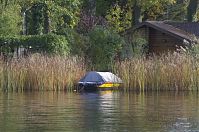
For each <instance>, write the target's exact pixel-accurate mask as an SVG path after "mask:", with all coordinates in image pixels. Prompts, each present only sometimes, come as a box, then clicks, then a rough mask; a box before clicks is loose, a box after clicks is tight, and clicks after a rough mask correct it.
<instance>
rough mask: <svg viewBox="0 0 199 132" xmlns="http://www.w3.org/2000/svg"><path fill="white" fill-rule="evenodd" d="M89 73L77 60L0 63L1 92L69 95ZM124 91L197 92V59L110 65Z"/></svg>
mask: <svg viewBox="0 0 199 132" xmlns="http://www.w3.org/2000/svg"><path fill="white" fill-rule="evenodd" d="M87 71H89V68H88V66H87V65H86V63H85V60H84V59H82V58H79V57H64V56H47V55H40V54H35V55H30V56H28V57H21V58H12V59H10V60H7V61H3V59H1V60H0V82H1V83H0V84H1V85H0V88H1V91H21V92H23V91H72V90H73V89H74V87H75V86H76V84H77V82H78V80H79V79H80V78H81V77H82V76H83V75H84V74H85V73H86V72H87ZM111 71H112V72H113V73H115V74H117V75H118V76H119V77H120V78H121V79H122V80H123V85H122V89H123V90H124V91H140V92H144V91H187V90H189V91H197V90H198V88H199V59H198V58H197V57H193V56H190V55H187V54H179V53H173V54H168V55H161V56H153V57H135V58H132V59H128V60H123V61H120V62H115V63H114V64H113V65H112V69H111Z"/></svg>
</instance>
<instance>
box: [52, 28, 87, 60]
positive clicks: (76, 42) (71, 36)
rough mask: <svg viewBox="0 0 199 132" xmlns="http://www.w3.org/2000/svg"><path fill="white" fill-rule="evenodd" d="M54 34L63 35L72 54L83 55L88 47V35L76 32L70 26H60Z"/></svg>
mask: <svg viewBox="0 0 199 132" xmlns="http://www.w3.org/2000/svg"><path fill="white" fill-rule="evenodd" d="M56 34H59V35H63V36H65V38H66V39H67V41H68V45H69V48H70V53H71V54H72V55H78V56H85V55H86V50H87V49H88V37H87V36H84V35H82V34H79V33H77V32H76V31H75V30H74V29H71V28H70V27H66V28H62V29H60V30H59V31H58V32H56Z"/></svg>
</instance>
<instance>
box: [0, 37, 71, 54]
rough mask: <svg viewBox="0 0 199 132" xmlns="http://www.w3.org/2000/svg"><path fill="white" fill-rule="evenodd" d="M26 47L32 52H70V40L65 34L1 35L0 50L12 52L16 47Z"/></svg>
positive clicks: (6, 52)
mask: <svg viewBox="0 0 199 132" xmlns="http://www.w3.org/2000/svg"><path fill="white" fill-rule="evenodd" d="M21 47H23V48H25V49H26V50H27V51H29V52H31V53H35V52H37V53H47V54H59V55H67V54H69V47H68V41H67V40H66V39H65V37H64V36H60V35H54V34H48V35H34V36H6V37H5V36H0V52H1V53H4V54H11V53H13V52H14V49H15V48H21Z"/></svg>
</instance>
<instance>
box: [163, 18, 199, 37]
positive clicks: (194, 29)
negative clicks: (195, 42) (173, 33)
mask: <svg viewBox="0 0 199 132" xmlns="http://www.w3.org/2000/svg"><path fill="white" fill-rule="evenodd" d="M164 23H165V24H169V25H172V26H174V27H176V28H178V29H181V30H184V31H186V32H188V33H191V34H194V35H195V36H198V37H199V23H198V22H169V21H168V22H164Z"/></svg>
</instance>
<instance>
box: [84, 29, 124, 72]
mask: <svg viewBox="0 0 199 132" xmlns="http://www.w3.org/2000/svg"><path fill="white" fill-rule="evenodd" d="M89 39H90V46H89V48H88V51H87V53H88V55H89V57H90V59H91V61H92V63H93V65H94V66H95V68H96V69H98V70H108V69H111V64H112V62H113V60H114V59H119V58H120V53H121V50H122V45H123V44H124V40H123V38H121V37H120V35H119V34H117V33H116V32H114V31H111V30H109V29H106V28H103V27H95V28H94V29H93V30H92V31H91V32H90V33H89Z"/></svg>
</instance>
